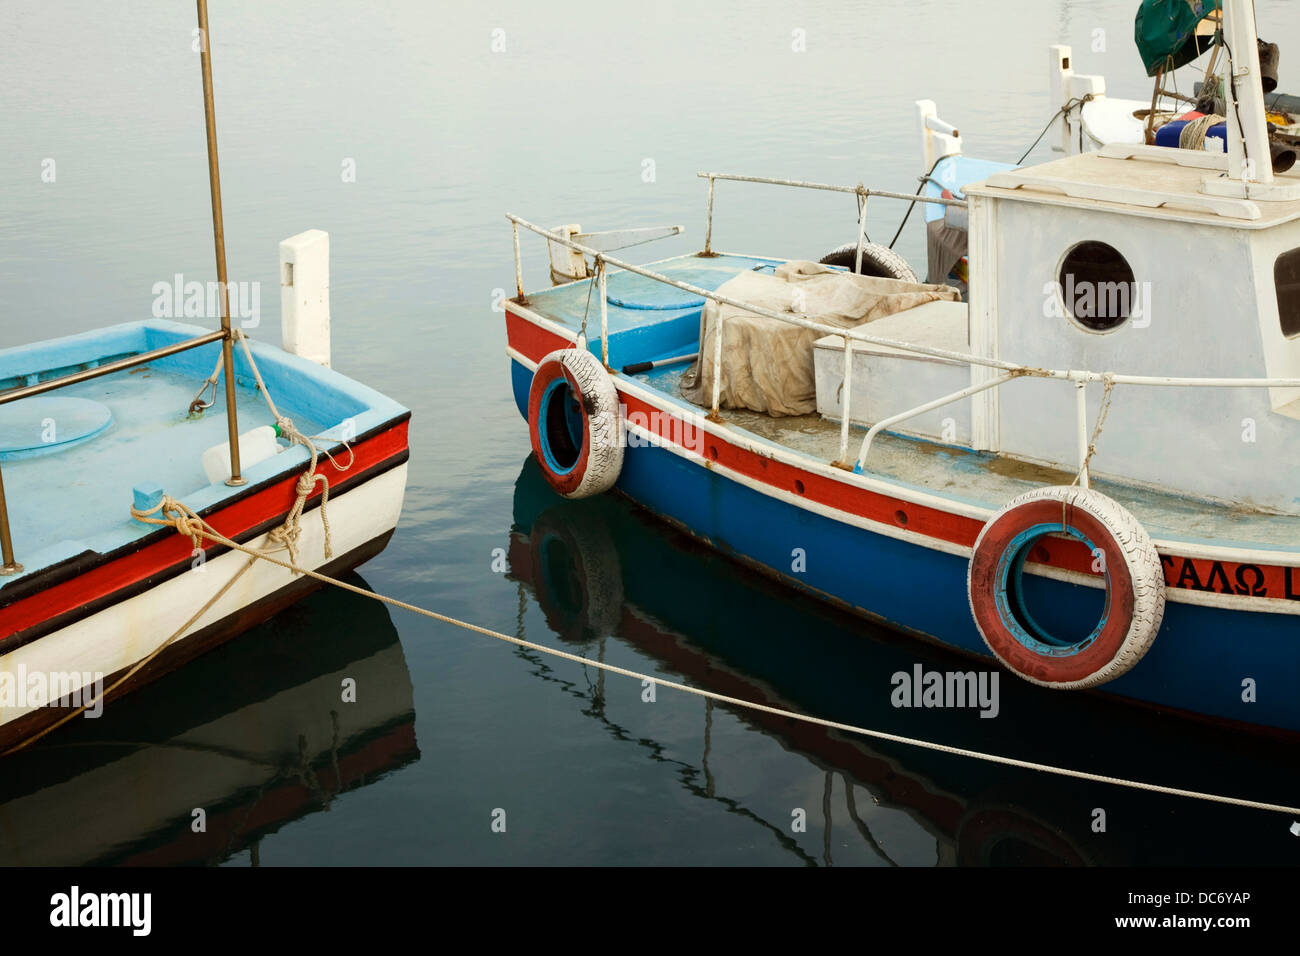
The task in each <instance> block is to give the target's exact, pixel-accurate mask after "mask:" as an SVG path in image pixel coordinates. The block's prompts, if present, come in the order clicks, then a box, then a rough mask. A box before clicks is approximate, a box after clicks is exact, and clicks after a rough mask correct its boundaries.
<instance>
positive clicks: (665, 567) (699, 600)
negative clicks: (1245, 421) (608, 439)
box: [509, 457, 1300, 865]
mask: <svg viewBox="0 0 1300 956" xmlns="http://www.w3.org/2000/svg"><path fill="white" fill-rule="evenodd" d="M509 566H510V572H509V573H510V575H511V576H512V577H513V578H514V579H515V580H517V581H518V582H519V583H520V586H521V588H522V589H523V590H524V591H526V592H528V593H531V595H532V597H533V598H534V599H535V600H536V602H537V604H538V605H539V606H540V608H541V610H542V611H543V613H544V615H545V618H546V621H547V624H548V625H549V627H550V628H551V630H552V631H554V633H555V634H556V635H557V636H558V637H559V638H561V639H562V640H564V641H565V642H566V643H567V644H568V645H569V649H570V650H577V651H579V652H581V653H583V654H584V655H585V656H588V657H592V658H596V659H601V660H604V659H608V656H607V655H608V653H609V650H610V646H609V645H610V643H611V642H622V643H624V644H625V645H626V646H627V647H629V648H631V649H633V650H635V651H636V652H638V653H639V654H641V655H644V656H646V657H649V658H650V659H652V660H653V661H654V662H657V664H658V667H653V668H650V669H652V670H653V671H654V672H655V673H661V674H662V675H663V676H664V679H667V680H680V681H682V682H684V683H689V684H693V685H696V686H701V687H704V688H708V689H710V690H713V691H716V692H718V693H721V694H725V695H728V696H732V697H736V698H740V699H744V700H749V701H754V702H758V703H762V704H766V705H769V706H774V707H780V708H784V709H789V710H793V711H799V712H802V713H807V714H811V715H815V716H818V717H823V718H827V719H830V720H835V721H838V722H842V723H847V724H853V725H856V726H862V727H868V728H873V729H877V730H881V731H885V732H888V733H893V734H898V735H902V736H908V737H913V738H920V739H924V740H931V741H937V742H941V743H944V744H948V745H951V746H956V747H964V748H969V749H971V750H979V751H983V752H986V753H993V754H1000V755H1004V756H1011V757H1017V758H1020V759H1022V760H1030V761H1036V762H1041V763H1046V764H1051V765H1054V766H1061V767H1068V768H1071V769H1079V770H1087V771H1091V772H1094V773H1101V774H1107V775H1112V776H1117V777H1126V778H1129V779H1136V780H1141V781H1146V782H1153V783H1160V784H1164V785H1166V786H1173V787H1180V788H1185V789H1191V790H1202V791H1209V792H1212V793H1219V794H1226V795H1231V796H1240V797H1250V798H1252V799H1256V800H1261V801H1267V802H1272V803H1282V804H1291V803H1294V797H1295V794H1296V793H1297V792H1300V787H1297V783H1298V782H1300V772H1298V771H1297V768H1296V766H1295V762H1294V760H1293V759H1292V757H1293V755H1294V746H1295V742H1294V740H1286V739H1281V740H1279V739H1276V738H1269V737H1263V736H1259V735H1258V734H1255V735H1251V734H1247V733H1245V732H1243V731H1241V730H1240V729H1236V728H1228V727H1224V726H1221V725H1219V726H1216V725H1211V724H1207V723H1200V722H1192V721H1190V720H1188V719H1185V718H1177V717H1172V716H1169V715H1165V714H1160V713H1157V712H1154V711H1150V710H1147V709H1143V708H1140V707H1138V706H1136V705H1130V704H1125V703H1122V702H1118V701H1116V700H1114V699H1107V698H1101V697H1099V696H1096V695H1093V694H1091V693H1070V694H1066V693H1062V692H1059V691H1052V690H1048V689H1044V688H1039V687H1035V686H1033V685H1031V684H1028V683H1026V682H1024V681H1022V680H1020V679H1018V678H1016V677H1014V676H1012V675H1010V674H1007V673H1001V674H999V679H998V683H997V685H996V686H997V690H998V694H997V707H996V715H995V716H992V715H991V716H990V717H981V716H980V712H979V709H978V708H971V707H967V708H925V707H920V708H916V707H911V708H904V707H898V706H895V705H894V702H893V700H892V697H893V695H894V691H895V689H896V687H897V686H898V685H897V684H896V683H895V681H894V679H893V676H894V675H896V674H899V673H905V674H907V675H914V674H915V673H916V670H915V669H916V668H917V666H918V665H919V666H920V667H921V668H922V672H929V671H939V672H943V673H948V672H955V671H979V672H983V673H985V674H990V673H991V672H990V669H989V668H990V665H988V664H987V663H986V662H982V661H976V660H974V659H971V658H966V657H962V656H959V655H956V654H954V653H951V652H948V651H946V650H944V649H941V648H938V647H934V646H931V645H929V644H926V643H923V642H920V641H917V640H915V639H914V638H912V637H907V636H904V635H901V634H898V633H896V632H892V631H890V630H887V629H885V628H882V627H879V626H877V625H875V624H873V623H871V622H869V621H867V620H865V619H863V618H861V617H859V616H857V615H853V614H849V613H847V612H841V611H837V610H835V609H834V608H831V607H829V606H827V605H825V604H823V603H822V602H820V601H816V600H812V599H809V598H807V597H805V596H803V595H801V594H799V593H797V592H795V591H793V590H791V589H789V588H787V587H785V586H783V585H780V584H777V583H775V582H773V581H771V580H770V579H767V578H765V577H763V576H760V575H758V574H756V573H753V572H751V571H749V570H748V569H746V568H743V567H741V566H739V565H737V564H734V563H732V562H730V561H727V560H726V559H724V558H721V557H719V556H718V555H717V554H716V553H715V552H712V551H709V550H707V549H704V548H702V547H701V546H699V545H697V544H695V543H694V542H693V541H692V540H691V539H689V538H687V537H686V536H684V535H681V534H678V533H676V532H674V531H673V530H671V529H669V528H667V527H665V526H664V525H662V524H660V523H659V522H657V521H655V520H654V519H653V518H651V517H649V516H648V515H646V514H645V513H643V512H641V511H640V510H638V509H637V508H635V507H634V506H632V505H631V504H629V503H628V502H626V501H625V500H622V499H619V498H616V497H613V496H609V495H605V496H599V497H596V498H590V499H586V500H582V501H570V500H566V499H563V498H560V497H558V496H557V495H555V493H554V492H552V491H551V489H550V487H549V486H548V485H547V484H546V482H545V480H544V479H543V477H542V475H541V472H540V470H539V469H538V468H537V465H536V463H535V462H534V461H533V459H532V458H531V457H530V458H529V459H528V460H527V461H526V462H525V463H524V466H523V469H522V471H521V473H520V475H519V478H518V480H517V482H516V486H515V501H514V519H513V528H512V531H511V536H510V547H509ZM522 600H523V597H522V595H521V601H522ZM916 600H919V601H923V600H925V595H924V594H923V593H919V592H918V593H917V595H916ZM520 619H521V621H522V620H523V614H522V607H521V617H520ZM521 627H522V625H521ZM1171 636H1172V637H1175V638H1176V635H1171ZM531 637H532V639H534V640H541V641H546V640H547V638H545V637H542V636H539V635H531ZM625 658H626V654H622V655H620V659H619V662H620V663H621V664H624V665H625V666H632V667H634V669H635V667H636V665H635V664H632V665H628V664H627V661H626V659H625ZM641 669H647V668H644V667H643V668H641ZM620 680H626V678H623V677H619V676H614V675H610V676H608V677H606V675H605V674H604V672H597V674H596V675H595V676H593V678H592V683H591V686H590V689H587V688H582V687H581V686H578V687H576V691H578V692H579V696H584V695H585V697H586V698H587V700H586V706H584V707H583V712H584V713H586V714H588V715H589V716H591V717H593V719H596V720H600V721H604V722H606V723H607V724H609V729H610V731H611V733H613V735H614V736H615V737H617V738H619V739H625V740H628V741H629V742H633V743H636V742H638V741H639V742H640V743H647V749H645V751H644V752H645V753H646V755H647V756H649V757H651V759H662V758H661V757H660V756H659V754H660V753H661V752H662V750H663V749H664V748H662V747H660V746H659V745H658V744H657V743H655V742H654V741H653V740H650V741H648V742H647V740H646V736H645V735H646V733H647V732H646V731H645V729H644V728H638V729H637V731H636V732H635V733H632V732H627V731H624V730H623V728H621V727H618V726H617V725H615V724H614V723H612V722H611V721H609V720H608V718H607V717H606V715H605V713H604V707H603V698H604V688H605V683H606V681H609V682H613V681H620ZM574 690H575V688H574V687H570V691H571V692H573V691H574ZM676 693H677V692H675V691H672V690H666V689H661V690H660V692H659V694H660V699H662V698H663V697H666V696H668V695H672V694H676ZM986 710H989V708H986ZM723 711H726V712H727V713H728V714H730V715H732V716H733V717H734V719H736V720H738V721H740V722H741V723H742V724H743V725H745V726H746V727H748V728H749V729H751V730H756V731H760V732H761V735H762V736H758V735H754V734H749V735H746V738H745V741H744V743H743V748H744V753H743V754H741V755H740V756H741V757H742V758H743V761H744V763H743V765H742V767H739V768H736V772H734V773H731V774H730V777H731V779H732V781H733V783H734V786H733V788H732V792H731V793H728V773H727V772H726V770H725V767H724V759H730V760H731V761H732V762H733V763H734V761H735V758H736V756H737V755H736V754H734V753H733V754H730V755H724V754H723V753H720V750H722V749H723V748H720V747H719V746H718V745H717V744H714V745H713V746H712V759H710V739H709V735H710V733H711V732H713V733H715V734H716V731H715V730H713V724H714V722H715V721H716V719H718V718H719V717H721V716H722V712H723ZM701 712H702V715H703V716H702V719H701V728H700V731H701V738H702V753H703V755H704V756H703V758H702V759H701V761H700V763H699V765H698V766H695V765H692V766H690V767H689V768H677V769H678V777H679V779H680V780H681V781H682V786H683V787H685V788H686V789H687V790H689V791H691V792H692V793H693V794H694V795H696V796H698V797H700V798H702V799H709V800H720V801H723V802H725V803H727V804H728V807H729V809H731V810H732V811H733V812H736V813H741V814H742V815H745V816H748V817H750V818H752V819H753V821H754V823H755V826H756V827H757V828H760V829H762V830H766V831H767V832H768V833H769V834H770V835H771V838H772V839H774V840H776V841H777V842H778V844H780V845H782V846H784V847H785V848H786V849H788V850H789V851H790V852H791V853H792V854H793V856H794V857H795V858H797V859H798V860H801V861H802V862H804V863H807V864H810V865H814V864H816V865H821V864H830V863H833V862H835V856H836V855H844V856H855V857H856V858H863V854H862V849H863V846H865V848H866V849H867V850H868V853H867V857H866V858H868V859H872V860H873V861H874V862H878V863H882V864H885V865H909V864H910V865H933V864H936V863H939V864H962V865H997V864H1066V865H1088V864H1101V865H1108V864H1117V865H1122V864H1175V865H1176V864H1179V863H1198V864H1215V863H1225V864H1226V863H1270V862H1273V863H1281V862H1289V863H1294V861H1295V858H1296V853H1297V850H1298V849H1300V847H1298V842H1297V839H1296V837H1295V836H1293V835H1291V833H1290V832H1289V827H1290V826H1291V823H1292V821H1291V820H1290V819H1289V818H1286V817H1284V816H1282V815H1280V814H1278V813H1274V812H1264V811H1258V810H1248V809H1242V808H1236V807H1229V806H1222V805H1217V804H1211V803H1207V802H1204V801H1199V800H1190V799H1187V798H1178V797H1168V796H1160V795H1156V794H1151V793H1144V792H1138V791H1134V790H1130V789H1125V788H1120V787H1116V786H1109V785H1105V784H1100V783H1090V782H1084V781H1080V780H1075V779H1071V778H1066V777H1061V776H1057V775H1049V774H1046V773H1042V772H1038V771H1032V770H1022V769H1018V768H1011V767H1005V766H1000V765H995V764H992V763H988V762H984V761H977V760H973V759H970V758H963V757H957V756H952V755H947V754H942V753H937V752H934V751H930V750H925V749H921V748H917V747H914V746H909V745H904V744H895V743H892V742H884V741H879V740H875V739H870V738H865V737H858V736H855V735H850V734H845V733H840V732H838V731H832V730H828V729H825V728H822V727H818V726H816V725H812V724H807V723H802V722H798V721H793V720H790V719H787V718H783V717H778V716H775V715H771V714H764V713H761V712H756V711H751V710H747V709H740V708H730V707H728V706H726V705H723V704H717V705H713V704H712V703H708V704H706V703H704V702H701ZM733 742H734V741H733ZM729 749H731V750H734V749H735V747H730V748H729ZM764 751H769V752H767V753H765V752H764ZM777 751H784V752H786V753H787V754H795V755H798V756H799V757H801V758H802V759H803V760H806V761H807V762H808V764H809V767H808V772H809V774H810V775H811V776H812V777H813V778H814V779H815V778H816V776H817V775H818V773H820V774H822V775H824V786H823V787H822V793H823V798H822V804H821V807H820V811H818V809H817V808H810V809H809V810H808V820H807V829H806V832H803V833H792V828H791V818H790V816H789V815H784V816H783V815H781V813H780V812H760V811H758V810H754V809H751V808H750V807H749V806H747V804H751V805H753V806H758V805H759V804H766V805H770V804H771V802H772V801H770V800H763V799H762V795H761V794H760V793H759V792H758V791H757V790H755V789H754V787H753V785H752V781H753V779H754V777H755V773H756V770H755V768H757V767H759V766H760V764H761V763H762V762H763V761H764V760H765V759H768V758H771V757H773V756H774V755H779V754H777ZM683 771H684V772H683ZM837 777H838V778H840V779H839V780H836V779H835V778H837ZM765 783H771V784H772V785H773V786H774V787H777V786H782V785H784V784H783V783H782V782H780V781H774V780H773V781H765ZM890 810H893V811H902V813H901V814H900V813H898V812H893V813H888V812H887V811H890ZM886 817H887V818H888V819H887V820H885V818H886ZM900 820H901V821H902V822H901V823H900ZM876 821H884V822H885V823H886V824H887V826H888V829H889V833H890V836H889V838H884V837H882V835H881V832H882V831H881V830H878V829H877V825H876ZM905 831H911V832H905ZM832 834H834V836H832ZM761 838H762V837H761V835H760V834H757V833H756V834H755V839H761ZM849 842H857V843H858V844H859V846H858V847H856V848H855V852H854V853H848V852H847V851H843V850H842V849H836V851H835V852H834V853H833V852H832V847H835V848H843V847H844V846H846V845H847V844H848V843H849Z"/></svg>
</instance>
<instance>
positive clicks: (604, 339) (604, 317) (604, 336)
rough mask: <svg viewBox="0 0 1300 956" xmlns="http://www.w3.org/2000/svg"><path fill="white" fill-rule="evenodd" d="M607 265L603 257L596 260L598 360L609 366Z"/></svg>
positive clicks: (606, 366)
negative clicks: (598, 323)
mask: <svg viewBox="0 0 1300 956" xmlns="http://www.w3.org/2000/svg"><path fill="white" fill-rule="evenodd" d="M608 271H609V265H608V263H606V262H605V260H604V259H599V258H598V259H597V260H596V274H597V275H599V276H600V361H601V364H603V365H604V366H605V368H609V295H608V294H607V293H606V290H605V273H606V272H608Z"/></svg>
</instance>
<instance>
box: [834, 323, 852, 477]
mask: <svg viewBox="0 0 1300 956" xmlns="http://www.w3.org/2000/svg"><path fill="white" fill-rule="evenodd" d="M852 394H853V340H852V339H851V338H849V337H848V336H847V335H846V336H844V385H843V386H842V388H841V396H842V399H843V400H842V401H841V403H840V457H839V461H838V462H837V464H838V465H840V466H841V467H844V468H848V467H849V408H850V404H849V403H850V401H851V396H852Z"/></svg>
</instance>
